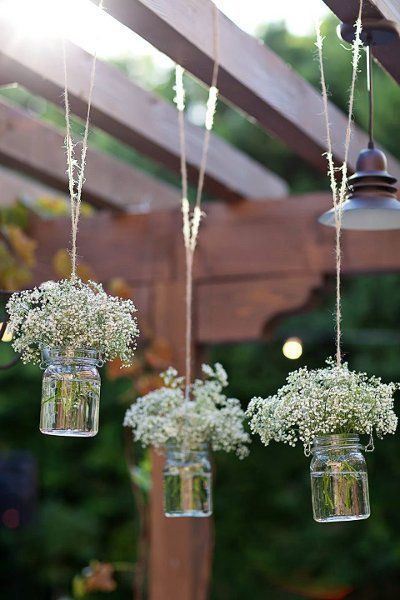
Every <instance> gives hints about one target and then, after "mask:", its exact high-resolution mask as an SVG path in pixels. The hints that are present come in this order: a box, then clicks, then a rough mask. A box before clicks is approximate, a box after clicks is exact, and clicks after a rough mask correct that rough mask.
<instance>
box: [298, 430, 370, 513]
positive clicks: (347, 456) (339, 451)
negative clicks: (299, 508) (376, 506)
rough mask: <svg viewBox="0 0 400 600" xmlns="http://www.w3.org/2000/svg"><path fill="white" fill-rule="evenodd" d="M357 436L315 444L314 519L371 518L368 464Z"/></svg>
mask: <svg viewBox="0 0 400 600" xmlns="http://www.w3.org/2000/svg"><path fill="white" fill-rule="evenodd" d="M362 450H363V446H362V445H361V444H360V438H359V436H358V435H356V434H340V435H323V436H318V437H316V439H315V440H314V446H313V449H312V454H313V458H312V460H311V465H310V474H311V493H312V505H313V513H314V519H315V520H316V521H318V522H319V523H327V522H330V521H356V520H359V519H368V517H369V515H370V507H369V494H368V474H367V464H366V462H365V458H364V455H363V453H362Z"/></svg>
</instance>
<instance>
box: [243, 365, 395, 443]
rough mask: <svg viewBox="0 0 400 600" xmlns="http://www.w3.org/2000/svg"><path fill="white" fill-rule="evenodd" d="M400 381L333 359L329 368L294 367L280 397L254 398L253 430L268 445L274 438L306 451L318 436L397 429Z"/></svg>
mask: <svg viewBox="0 0 400 600" xmlns="http://www.w3.org/2000/svg"><path fill="white" fill-rule="evenodd" d="M397 389H399V385H398V384H396V383H382V381H381V379H380V378H379V377H373V376H372V377H370V376H368V375H367V374H366V373H357V372H355V371H350V369H349V368H348V365H347V363H344V364H343V365H341V366H340V367H337V366H336V365H335V362H334V361H333V359H328V360H327V367H325V368H322V369H315V370H313V371H309V370H308V369H307V367H304V368H302V369H299V370H298V371H293V372H292V373H290V374H289V375H288V377H287V383H286V385H284V386H283V387H281V388H280V389H279V390H278V392H277V393H276V395H275V396H270V397H269V398H265V399H264V398H253V399H252V400H251V402H250V404H249V406H248V409H247V413H246V414H247V416H248V418H249V420H250V428H251V430H252V432H253V433H258V434H259V436H260V438H261V441H262V442H263V444H265V445H266V446H268V444H269V443H270V442H271V441H276V442H284V443H286V444H289V445H290V446H295V444H296V443H297V442H298V441H301V442H303V444H304V448H305V449H306V450H307V449H308V448H309V447H310V444H312V443H313V440H314V438H315V437H316V436H318V435H327V434H341V433H356V434H368V435H373V434H374V433H375V434H376V435H377V436H378V437H379V438H381V437H383V436H384V435H386V434H388V433H394V432H395V430H396V427H397V417H396V414H395V412H394V410H393V403H394V400H393V395H394V392H395V391H396V390H397Z"/></svg>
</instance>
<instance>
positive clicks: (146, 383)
mask: <svg viewBox="0 0 400 600" xmlns="http://www.w3.org/2000/svg"><path fill="white" fill-rule="evenodd" d="M162 385H164V382H163V380H162V379H161V377H160V376H159V375H157V374H155V373H149V374H144V375H141V376H140V377H138V379H137V380H136V389H137V391H138V393H139V395H140V396H145V395H146V394H148V393H149V392H152V391H153V390H157V389H158V388H160V387H161V386H162Z"/></svg>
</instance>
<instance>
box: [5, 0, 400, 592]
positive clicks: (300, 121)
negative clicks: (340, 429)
mask: <svg viewBox="0 0 400 600" xmlns="http://www.w3.org/2000/svg"><path fill="white" fill-rule="evenodd" d="M326 4H328V5H329V6H330V8H331V9H332V10H333V11H334V12H336V14H337V15H338V16H339V17H340V18H345V19H347V20H350V21H354V17H355V14H356V12H357V7H358V1H356V0H351V1H348V0H326ZM107 10H108V11H109V12H110V13H111V14H112V15H113V16H114V17H116V18H117V19H118V20H120V21H121V22H122V23H124V24H125V25H127V26H128V27H130V28H131V29H132V30H134V31H135V32H136V33H139V34H140V35H141V36H142V37H144V38H145V39H147V40H148V41H149V42H151V43H152V44H153V45H154V46H156V47H157V48H158V49H160V50H162V51H163V52H165V53H166V54H168V55H169V56H170V57H171V58H172V59H174V60H176V61H178V62H179V63H181V64H182V65H183V66H184V67H185V68H186V69H187V70H188V71H189V72H191V73H192V74H193V75H194V76H196V77H197V78H198V79H200V80H201V81H203V82H205V83H209V80H210V75H211V66H212V40H211V32H212V5H211V2H210V0H173V1H172V0H157V1H155V0H108V1H107ZM365 10H366V13H368V14H370V13H371V14H372V13H374V16H376V15H377V14H381V15H384V16H386V17H387V18H391V19H393V20H397V21H399V20H400V0H374V1H373V2H372V1H369V2H367V1H366V3H365ZM220 24H221V71H220V78H219V82H218V84H219V88H220V91H221V95H222V96H223V97H224V98H226V99H227V100H228V101H229V102H230V103H231V104H233V105H235V106H236V107H237V108H239V109H240V110H242V111H244V112H245V113H246V114H247V115H249V116H250V117H251V118H253V119H255V120H256V121H257V122H258V123H259V125H260V126H261V127H262V128H264V129H265V130H266V131H267V132H269V133H272V134H273V135H275V136H277V137H279V138H280V139H281V140H282V141H283V142H284V143H286V144H287V145H288V146H289V147H290V148H292V149H293V150H295V151H296V152H297V153H298V154H299V155H300V156H301V157H303V158H304V159H306V160H308V161H309V162H310V163H311V164H312V165H313V166H314V167H315V168H317V169H320V170H324V171H325V169H326V164H325V161H324V159H323V158H322V157H321V153H322V152H323V150H324V146H325V132H324V129H323V123H322V120H321V119H320V118H319V115H320V114H321V99H320V95H319V93H318V91H317V90H315V89H314V88H313V87H312V86H311V85H310V84H308V83H307V82H306V81H304V80H303V79H302V78H301V77H300V76H299V75H297V74H295V73H294V72H293V71H292V70H291V68H290V67H289V66H287V65H286V64H285V63H284V62H283V61H282V60H281V59H280V58H279V57H278V56H276V55H275V54H274V53H273V52H272V51H271V50H270V49H269V48H267V47H266V46H262V45H261V44H259V42H258V41H256V40H255V39H253V38H252V37H251V36H249V35H247V34H246V33H244V32H243V31H241V30H240V29H239V28H238V27H236V26H235V25H234V24H233V23H232V22H230V21H229V20H228V19H227V18H226V17H224V16H223V15H221V16H220ZM14 33H15V32H14V31H13V26H12V24H10V23H7V22H6V21H5V20H4V18H3V17H1V15H0V34H1V38H0V39H1V42H0V81H1V82H3V83H4V82H14V81H15V82H17V83H18V84H20V85H22V86H24V87H26V88H27V89H28V90H30V91H31V92H33V93H35V94H37V95H40V96H42V97H44V98H46V99H47V100H49V101H51V102H53V103H55V104H57V105H60V103H61V98H60V96H61V89H62V85H63V74H62V68H61V66H60V65H61V52H60V53H59V54H58V53H57V52H55V51H54V47H53V46H51V47H46V45H45V44H41V45H40V47H39V46H38V47H37V48H32V47H30V46H29V45H28V44H27V43H26V42H25V41H20V42H18V40H16V37H15V35H14ZM53 44H54V42H53ZM68 51H69V56H70V60H69V64H70V70H71V76H70V78H69V87H70V95H71V109H72V111H73V112H74V113H75V114H76V115H77V116H79V117H82V116H83V115H84V111H85V107H86V97H85V93H86V92H84V91H83V90H85V89H86V85H85V82H87V80H88V69H89V68H90V57H89V55H87V54H86V53H85V52H84V51H83V50H82V49H81V48H78V47H74V46H73V45H72V44H71V45H70V46H69V50H68ZM374 53H375V55H376V57H377V59H378V60H379V61H380V62H381V64H382V65H383V66H384V68H385V69H386V70H387V71H388V72H389V73H390V74H391V75H392V76H393V77H394V78H395V79H396V80H397V81H399V80H400V62H399V60H398V58H397V57H398V55H399V54H398V52H397V53H396V50H395V49H392V48H390V49H389V50H385V49H381V48H379V49H375V50H374ZM92 115H93V119H92V121H93V124H94V125H95V126H96V127H98V128H99V129H101V130H103V131H105V132H107V133H108V134H110V135H112V136H113V137H115V138H116V139H118V140H119V141H121V142H123V143H124V144H126V145H128V146H131V147H134V148H136V149H138V150H139V151H140V152H142V153H143V154H144V155H146V156H147V157H150V158H151V159H153V160H154V161H156V162H158V163H161V164H163V165H164V166H166V167H168V168H169V169H171V170H172V171H175V172H177V171H178V169H179V146H178V135H177V127H178V124H177V116H176V112H175V110H174V108H173V107H172V106H171V105H170V104H168V103H167V102H165V101H164V100H161V99H160V98H157V97H156V96H154V94H151V93H149V92H147V91H145V90H142V89H141V88H139V87H138V86H137V85H135V84H133V83H132V82H131V81H129V80H128V79H127V78H126V77H125V76H123V75H122V74H121V73H120V72H119V71H118V70H116V69H115V68H113V67H111V66H110V65H107V64H105V63H101V62H100V61H99V64H98V69H97V79H96V86H95V91H94V96H93V110H92ZM331 121H332V125H333V127H332V129H333V131H334V135H335V137H334V140H333V146H334V153H335V155H336V158H338V159H339V160H340V159H343V131H344V128H345V116H344V114H343V113H342V112H341V111H340V110H339V109H337V108H336V107H334V106H331ZM187 135H188V161H189V166H190V169H189V171H190V177H191V178H192V179H194V178H195V176H196V174H197V172H198V168H199V164H200V148H201V140H202V131H201V130H200V128H198V127H196V126H194V125H192V124H190V123H188V124H187ZM62 144H63V133H62V132H60V131H58V130H57V129H55V128H54V127H51V126H49V125H47V124H44V123H43V122H41V121H39V120H38V119H35V118H34V117H33V116H32V115H30V114H28V113H27V112H25V111H22V110H21V109H17V108H15V107H14V106H12V105H9V104H7V103H6V102H4V101H1V102H0V163H1V164H2V165H3V166H4V167H5V169H4V168H3V169H2V170H0V181H1V183H2V186H3V189H6V190H8V194H6V195H7V196H11V195H12V194H15V195H16V196H17V195H21V194H24V193H27V194H31V195H32V194H36V193H41V191H42V189H43V188H42V186H43V185H46V186H50V187H51V188H54V189H57V190H64V191H65V189H66V177H65V157H64V151H63V148H62ZM366 145H367V136H366V134H365V133H364V132H363V131H361V130H360V129H359V128H355V132H354V136H353V141H352V148H351V153H350V167H352V168H354V164H355V157H356V156H357V154H358V152H359V150H360V149H361V148H363V147H366ZM388 163H389V171H390V172H391V173H392V174H393V175H395V176H397V177H399V178H400V164H399V162H398V161H397V160H396V159H394V158H393V157H392V156H389V155H388ZM17 172H18V173H17ZM19 173H22V174H23V175H24V176H25V177H28V178H29V179H26V178H24V177H21V176H20V175H19ZM206 187H207V190H208V191H209V192H211V193H213V194H214V195H216V196H218V197H219V199H220V201H219V202H214V203H212V204H209V205H208V206H207V207H206V211H207V219H206V220H205V222H204V228H203V231H202V236H201V239H200V244H199V250H198V257H197V263H196V269H195V275H194V278H195V287H194V319H195V327H194V334H195V351H198V352H200V351H201V349H202V347H204V346H207V345H209V344H214V343H218V342H241V341H244V340H257V339H260V338H261V337H262V335H263V333H264V331H265V328H266V326H267V325H268V323H269V322H270V321H272V320H274V319H276V317H277V316H279V315H284V314H286V313H289V312H293V311H295V310H299V309H301V308H303V307H305V306H306V305H307V302H308V301H309V300H310V298H311V297H312V295H313V294H314V292H316V291H318V290H319V289H321V287H322V286H323V284H324V280H325V278H326V277H327V276H329V275H330V274H333V272H334V268H335V265H334V257H333V254H332V236H333V233H332V232H331V231H329V230H327V229H324V228H323V227H321V226H320V225H318V224H317V217H318V216H319V215H320V214H321V213H322V212H323V211H324V210H326V209H327V208H328V207H329V206H330V204H331V198H330V195H329V194H327V193H317V194H309V195H303V196H290V194H289V191H288V184H287V183H286V182H285V181H283V180H282V179H281V178H280V177H278V176H277V175H275V174H274V173H272V172H271V171H269V170H268V169H267V168H266V167H263V166H262V165H259V164H258V163H256V162H255V161H254V160H252V159H250V158H249V157H248V156H246V155H245V154H244V153H242V152H240V151H239V150H237V149H235V148H234V147H232V146H231V145H230V144H228V143H226V142H225V141H223V140H221V139H220V138H218V137H217V136H215V135H213V136H212V142H211V146H210V156H209V168H208V173H207V179H206ZM84 196H85V200H86V201H88V202H90V203H92V204H94V205H96V206H97V207H99V208H101V209H107V210H102V211H99V212H98V213H97V214H96V215H94V216H93V217H90V218H86V219H82V222H81V225H80V253H81V254H82V255H83V256H84V257H85V260H87V261H88V262H89V263H90V264H92V265H95V266H96V273H97V274H98V276H99V277H100V278H101V279H102V280H107V279H109V278H111V277H113V276H122V277H124V278H125V279H126V280H127V282H128V283H130V284H131V285H132V286H133V288H134V290H135V302H136V304H137V306H138V308H139V310H140V321H141V328H142V330H145V331H148V332H151V333H152V334H154V335H156V336H162V337H166V338H168V339H169V341H170V343H171V345H172V347H173V351H174V355H175V364H176V366H177V367H178V368H182V369H183V360H184V357H183V354H184V330H183V328H184V319H183V314H184V257H183V248H182V241H181V236H180V227H181V223H180V214H179V201H180V194H179V190H178V189H177V188H175V187H173V186H170V185H167V184H166V183H163V182H161V181H158V180H157V179H155V178H154V177H151V176H149V175H146V174H144V173H143V172H141V171H138V170H137V169H135V168H133V167H131V166H128V165H127V164H125V163H122V162H120V161H117V160H116V159H114V158H111V157H110V156H108V155H105V154H103V153H101V152H99V151H97V150H94V149H90V151H89V154H88V165H87V183H86V187H85V191H84ZM129 213H131V214H129ZM31 231H32V235H33V236H34V237H35V238H36V239H37V240H39V250H38V266H37V269H36V274H35V277H36V280H37V282H40V281H43V280H46V279H48V278H49V276H50V275H51V273H50V271H49V256H51V255H52V254H53V253H54V252H56V251H57V249H59V248H65V247H66V245H67V243H68V235H69V234H68V227H67V224H66V221H65V220H62V219H60V220H54V221H51V222H50V223H49V222H46V223H44V222H43V221H41V220H40V219H38V218H37V217H35V218H32V222H31ZM399 269H400V237H399V235H398V233H397V232H376V233H361V232H357V233H356V232H347V233H344V234H343V272H344V273H345V274H346V273H347V274H353V273H361V272H368V271H376V272H378V271H398V270H399ZM161 473H162V459H161V458H160V457H157V456H155V457H154V461H153V488H152V493H151V553H150V573H149V586H150V599H151V600H204V599H205V598H206V597H207V593H208V588H209V579H210V568H211V559H212V545H213V533H212V521H211V520H210V519H202V520H168V519H166V518H165V517H164V515H163V511H162V475H161Z"/></svg>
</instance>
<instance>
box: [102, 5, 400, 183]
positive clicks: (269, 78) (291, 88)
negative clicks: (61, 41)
mask: <svg viewBox="0 0 400 600" xmlns="http://www.w3.org/2000/svg"><path fill="white" fill-rule="evenodd" d="M350 1H352V0H349V2H350ZM380 1H381V2H382V3H383V1H384V0H380ZM346 2H347V0H343V2H342V3H343V4H345V3H346ZM386 3H387V4H394V3H395V2H394V0H392V2H391V3H390V2H389V1H388V0H387V2H386ZM107 10H108V12H110V14H112V15H113V16H114V17H115V18H116V19H118V20H119V21H121V22H122V23H124V24H125V25H127V26H128V27H130V28H131V29H132V30H133V31H135V32H136V33H138V34H139V35H141V36H142V37H144V38H145V39H146V40H148V41H149V42H150V43H151V44H153V45H154V46H156V47H157V48H158V49H159V50H161V51H162V52H164V53H165V54H167V55H168V56H170V57H171V58H172V59H173V60H176V61H177V62H179V63H180V64H182V66H184V67H185V68H186V69H187V70H188V71H190V72H191V73H193V75H195V76H196V77H198V78H199V79H200V80H202V81H205V82H207V83H209V81H210V78H211V68H212V48H213V43H212V31H213V20H212V3H211V0H174V2H171V1H170V0H157V1H156V0H108V2H107ZM220 32H221V36H220V37H221V43H220V48H221V51H220V56H221V68H220V76H219V82H218V86H219V88H220V91H221V94H222V95H223V96H224V97H225V98H226V99H227V100H229V101H230V102H231V103H232V104H234V105H236V106H237V107H238V108H240V109H242V110H243V111H244V112H246V113H247V114H248V115H250V116H251V117H253V118H255V119H256V120H257V121H258V123H259V124H260V125H261V126H262V127H264V128H265V129H266V130H267V131H269V132H271V133H272V134H274V135H276V136H277V137H278V138H280V139H281V140H282V141H284V142H285V143H286V144H287V145H288V146H289V147H290V148H292V149H293V150H295V151H296V152H297V153H298V154H299V155H300V156H302V157H303V158H304V159H306V160H308V161H309V162H311V163H312V164H313V165H315V166H316V167H318V168H319V169H321V170H326V163H325V159H324V158H323V157H322V152H324V151H325V140H326V135H325V130H324V124H323V119H322V118H319V117H320V115H321V113H322V107H321V98H320V94H319V93H318V91H317V90H316V89H315V88H313V87H312V86H311V85H310V84H309V83H307V82H306V81H305V80H304V79H302V78H301V77H300V76H299V75H297V74H296V73H295V72H294V71H293V70H292V69H291V68H290V67H289V66H288V65H287V64H286V63H284V61H283V60H282V59H280V58H279V57H278V56H277V55H276V54H275V53H274V52H272V51H271V50H270V49H269V48H268V47H266V46H263V45H262V44H260V42H259V41H258V40H256V39H255V38H253V37H252V36H250V35H248V34H247V33H245V32H243V31H242V30H241V29H239V27H237V26H236V25H235V24H234V23H232V21H230V20H229V19H228V18H227V17H225V16H224V15H223V14H222V13H220ZM393 60H395V59H393ZM330 120H331V123H332V130H333V149H334V154H335V156H336V158H337V159H338V160H340V161H342V160H343V136H344V131H345V122H346V118H345V115H344V114H343V113H342V112H341V111H340V110H339V109H338V108H336V107H335V106H334V105H332V104H331V106H330ZM367 141H368V140H367V136H366V134H365V133H364V132H363V131H362V130H360V129H359V128H357V127H355V128H354V133H353V141H352V146H351V149H350V159H349V166H350V167H351V168H354V166H355V161H356V157H357V155H358V152H359V151H360V149H361V148H366V147H367ZM388 163H389V170H390V171H391V172H392V173H393V174H394V175H395V176H396V177H397V178H399V177H400V164H399V163H398V162H397V160H396V159H394V158H393V157H391V156H390V155H388Z"/></svg>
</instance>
